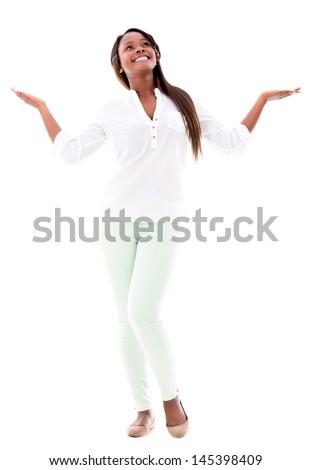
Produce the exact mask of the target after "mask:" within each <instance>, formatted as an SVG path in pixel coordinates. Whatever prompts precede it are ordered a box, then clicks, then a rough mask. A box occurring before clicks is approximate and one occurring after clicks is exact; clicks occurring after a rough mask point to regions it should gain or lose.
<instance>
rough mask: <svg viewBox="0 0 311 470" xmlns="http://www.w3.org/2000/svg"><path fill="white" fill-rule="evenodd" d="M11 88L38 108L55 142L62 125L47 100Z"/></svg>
mask: <svg viewBox="0 0 311 470" xmlns="http://www.w3.org/2000/svg"><path fill="white" fill-rule="evenodd" d="M11 90H12V91H13V92H14V93H15V94H16V96H18V97H19V98H20V99H21V100H23V101H25V103H27V104H29V105H30V106H33V107H34V108H36V109H38V111H39V113H40V114H41V117H42V119H43V122H44V125H45V127H46V130H47V132H48V134H49V136H50V139H51V141H52V142H54V140H55V137H56V136H57V134H58V133H59V132H60V131H61V128H60V126H59V125H58V124H57V122H56V121H55V119H54V117H53V116H52V114H51V112H50V111H49V109H48V107H47V105H46V103H45V101H43V100H42V99H41V98H38V97H37V96H33V95H30V94H29V93H24V92H23V91H18V90H15V88H11Z"/></svg>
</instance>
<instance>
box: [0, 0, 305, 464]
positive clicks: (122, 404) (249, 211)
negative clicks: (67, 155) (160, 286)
mask: <svg viewBox="0 0 311 470" xmlns="http://www.w3.org/2000/svg"><path fill="white" fill-rule="evenodd" d="M306 7H307V2H303V1H300V0H298V1H297V0H296V1H295V2H293V1H290V2H289V1H282V2H278V1H269V2H266V1H247V0H235V1H230V0H226V1H225V0H220V1H217V2H216V1H211V0H205V1H202V0H192V1H191V2H189V1H187V2H181V1H178V2H177V1H176V2H168V1H162V0H158V1H157V2H129V1H124V0H119V1H117V2H104V1H99V0H88V1H80V0H75V1H73V0H63V1H60V0H53V1H35V0H29V1H28V2H22V1H16V0H11V1H10V2H6V4H4V3H2V6H1V12H0V13H1V14H0V43H1V85H0V120H1V122H0V129H1V150H2V157H1V166H2V171H1V185H0V187H1V271H2V282H1V285H2V294H1V346H0V347H1V382H2V385H1V402H0V403H1V432H2V436H1V447H2V451H1V453H2V456H1V459H2V462H1V468H3V469H6V470H11V469H12V470H17V469H20V468H23V469H27V470H28V469H29V470H30V469H31V470H37V469H38V470H39V469H40V470H43V469H48V468H51V466H50V464H49V460H48V458H49V457H58V456H59V457H85V456H88V455H89V454H92V456H93V457H98V458H99V457H101V456H103V455H106V456H107V455H111V456H117V457H121V456H130V455H133V456H136V457H143V456H145V455H147V454H148V453H150V454H152V455H153V456H164V457H169V456H170V457H173V456H175V457H178V456H179V457H183V458H185V459H186V458H188V459H190V460H191V456H192V455H194V454H197V455H201V454H216V453H220V454H239V455H242V454H262V455H263V459H264V460H263V463H262V464H261V466H260V467H259V468H263V469H264V470H287V469H288V470H289V469H291V470H292V469H293V468H296V469H299V470H304V469H308V468H310V463H309V461H308V458H309V455H308V447H309V445H310V424H309V423H310V418H311V416H310V406H309V394H310V382H309V372H310V344H309V337H310V329H309V326H308V320H309V319H308V317H309V314H310V298H309V297H310V294H309V289H310V245H309V243H310V242H309V234H310V221H309V201H310V189H309V188H310V185H309V179H310V177H309V168H310V164H309V159H310V151H309V145H308V144H309V142H308V141H307V139H308V135H310V128H309V117H310V87H309V84H310V78H311V77H310V72H309V70H310V67H309V62H310V54H309V50H308V48H307V44H310V37H307V36H308V35H309V33H308V31H309V30H310V24H309V20H308V13H307V11H306ZM130 27H139V28H142V29H145V30H146V31H148V32H150V33H151V34H152V35H153V36H154V37H155V39H156V41H157V42H158V44H159V46H160V49H161V52H162V67H163V70H164V72H165V75H166V77H167V79H168V80H169V81H170V82H171V83H173V84H176V85H178V86H181V87H183V88H185V89H186V90H189V91H194V92H195V93H196V94H200V96H201V97H202V99H205V100H206V105H207V106H208V107H209V109H210V111H211V112H212V113H214V114H215V115H217V116H218V117H219V118H222V119H223V120H224V121H228V122H229V121H230V122H231V121H232V122H239V121H241V120H242V118H243V117H244V116H245V115H246V113H247V112H248V110H249V109H250V107H251V106H252V104H253V103H254V101H255V100H256V99H257V97H258V95H259V94H260V92H261V91H263V90H265V89H269V88H294V87H297V86H301V87H302V93H301V94H300V95H295V96H291V97H289V98H286V99H284V100H281V101H274V102H270V103H268V104H267V106H266V108H265V109H264V111H263V114H262V116H261V118H260V121H259V123H258V125H257V127H256V129H255V131H254V132H253V140H252V142H251V144H250V145H249V147H248V148H247V150H246V151H245V152H244V153H243V154H241V155H239V156H238V157H234V158H232V157H228V156H225V155H222V154H219V153H217V152H215V151H214V150H212V149H211V148H210V147H208V146H205V147H204V160H203V161H202V162H200V163H199V164H197V165H191V164H190V166H189V169H188V173H187V176H186V177H185V194H186V197H187V200H188V201H189V204H190V207H193V208H198V207H201V208H202V213H203V214H204V215H207V216H208V217H213V216H223V217H224V218H225V220H226V221H227V223H229V225H230V223H232V221H233V220H234V219H235V218H236V217H238V216H243V215H244V216H249V217H252V218H253V219H254V220H256V208H257V207H259V206H260V207H263V208H264V217H265V218H268V217H270V216H272V215H277V216H278V219H277V220H276V222H275V223H274V224H273V226H272V227H273V232H274V233H275V235H276V236H277V238H278V239H279V242H272V241H270V240H269V239H268V238H267V237H265V238H264V241H263V242H256V241H255V240H253V241H252V242H249V243H238V242H237V241H235V240H234V239H232V240H230V242H228V243H217V242H216V239H215V236H212V235H211V234H209V235H208V242H207V243H200V242H198V241H192V242H191V243H190V242H189V243H187V244H184V246H183V251H182V253H181V256H180V258H179V259H178V265H177V267H176V270H175V273H174V277H173V279H172V281H171V284H170V289H169V291H168V294H167V297H166V301H165V305H164V307H163V310H164V311H163V316H164V317H165V318H166V324H167V327H168V329H169V330H170V333H171V336H172V340H173V343H174V346H175V350H176V358H177V363H178V374H179V388H180V392H181V393H180V395H181V398H182V401H183V404H184V406H185V409H186V411H187V414H188V416H189V419H190V420H191V432H190V433H189V434H188V435H187V436H186V437H185V438H184V439H181V440H178V439H176V440H174V439H172V438H171V437H170V436H169V434H168V433H167V431H166V429H165V421H164V416H163V412H162V404H161V401H160V396H159V391H158V388H157V385H156V383H155V381H154V379H153V378H152V376H151V381H152V384H153V397H154V402H155V405H154V409H155V412H156V415H157V427H156V430H155V432H154V433H153V434H152V435H150V436H148V437H146V438H143V439H137V440H135V439H130V438H128V437H127V435H126V427H127V425H128V424H129V423H130V422H131V421H132V420H133V419H134V417H135V410H134V408H133V405H132V401H131V397H130V396H129V391H128V389H127V383H126V381H125V377H124V375H123V370H122V364H121V362H120V359H119V356H118V349H117V341H116V334H117V332H116V324H115V311H114V305H113V300H112V297H111V293H110V291H109V288H108V283H107V279H106V278H105V272H104V268H103V265H102V264H103V260H102V258H101V252H100V247H99V246H98V244H96V243H82V242H81V241H78V242H77V243H70V242H69V241H68V236H67V237H66V235H68V232H67V234H66V233H65V236H64V239H63V241H62V242H61V243H55V242H53V241H51V242H49V243H41V244H40V243H34V242H33V241H32V237H33V236H34V235H35V231H34V228H33V220H34V219H35V218H36V217H39V216H48V217H52V218H53V216H54V209H55V207H60V208H61V211H62V214H63V215H68V216H71V217H73V218H77V217H78V216H84V217H92V216H96V215H98V210H99V207H100V203H101V197H102V193H103V189H104V187H105V184H106V182H107V181H108V180H109V179H110V177H111V176H112V173H113V169H114V165H113V154H112V152H111V149H110V148H109V147H108V146H107V148H106V149H104V148H103V149H102V150H101V151H99V152H97V153H96V154H95V155H93V156H91V157H89V158H88V159H87V160H85V161H84V162H83V164H81V165H78V166H75V167H73V166H70V165H67V164H65V163H64V162H61V161H59V160H58V159H57V158H56V157H55V156H54V154H53V150H52V145H51V143H50V141H49V137H48V135H47V134H46V132H45V130H44V126H43V124H42V122H41V120H40V116H39V114H38V112H37V111H36V110H35V109H34V108H31V107H29V106H27V105H25V104H24V103H23V102H22V101H20V100H18V98H17V97H16V96H15V95H14V94H13V93H12V92H11V91H10V87H15V88H17V89H21V90H24V91H27V92H29V93H33V94H35V95H38V96H40V97H42V98H44V99H45V100H46V102H47V104H48V106H49V107H50V109H51V111H52V113H53V114H54V115H55V117H56V119H57V120H58V122H59V124H60V125H61V126H62V127H63V128H65V129H66V130H68V131H69V132H72V133H75V132H78V131H79V130H80V129H82V128H83V127H84V126H85V125H87V124H88V123H89V122H90V120H91V119H92V118H93V116H94V114H95V112H97V109H98V107H99V106H100V105H101V104H103V103H105V102H106V101H108V100H110V99H113V98H115V97H116V98H117V97H119V96H122V94H123V93H125V90H123V88H122V87H121V85H120V84H119V83H118V82H117V80H116V78H115V76H114V73H113V71H112V69H111V67H110V52H111V48H112V45H113V42H114V41H115V39H116V37H117V35H118V34H121V33H123V32H124V31H125V30H126V29H127V28H130ZM309 36H310V35H309ZM246 233H247V232H246ZM246 233H245V234H246ZM253 233H254V232H253ZM183 468H190V463H189V465H187V464H185V465H184V467H183ZM199 468H200V467H199ZM202 468H203V467H202ZM212 468H213V467H212ZM217 468H222V467H217ZM227 468H228V467H227ZM235 468H236V467H235ZM238 468H246V467H243V466H239V467H238Z"/></svg>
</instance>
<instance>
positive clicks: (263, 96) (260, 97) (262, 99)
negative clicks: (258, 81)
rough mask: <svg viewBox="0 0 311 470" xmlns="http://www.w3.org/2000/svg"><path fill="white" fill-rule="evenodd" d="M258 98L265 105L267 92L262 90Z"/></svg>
mask: <svg viewBox="0 0 311 470" xmlns="http://www.w3.org/2000/svg"><path fill="white" fill-rule="evenodd" d="M258 100H259V101H260V102H261V103H262V104H263V105H265V104H266V103H267V101H268V96H267V94H266V92H265V91H263V92H262V93H261V95H260V96H259V98H258Z"/></svg>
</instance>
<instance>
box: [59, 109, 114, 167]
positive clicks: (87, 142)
mask: <svg viewBox="0 0 311 470" xmlns="http://www.w3.org/2000/svg"><path fill="white" fill-rule="evenodd" d="M106 140H107V136H106V133H105V130H104V128H103V126H102V124H101V121H100V114H98V115H97V117H96V119H95V120H94V122H93V123H92V124H90V125H89V126H87V127H86V128H85V129H84V130H83V131H82V132H80V133H79V134H78V135H75V136H72V135H71V134H69V133H68V132H66V131H65V130H63V129H62V130H61V131H60V132H59V133H58V134H57V135H56V137H55V139H54V143H53V149H54V153H55V154H56V155H57V156H58V157H60V158H61V159H62V160H64V161H65V162H66V163H69V164H77V163H79V162H80V161H81V160H82V159H84V158H85V157H88V156H89V155H91V154H92V153H94V152H96V150H98V149H99V148H100V147H101V146H102V145H103V144H104V143H105V141H106Z"/></svg>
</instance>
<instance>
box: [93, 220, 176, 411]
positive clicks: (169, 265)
mask: <svg viewBox="0 0 311 470" xmlns="http://www.w3.org/2000/svg"><path fill="white" fill-rule="evenodd" d="M119 224H120V223H119V222H118V221H113V222H111V221H110V224H108V223H106V226H107V227H106V230H107V229H108V225H110V234H111V235H112V236H114V237H116V241H109V240H108V239H107V234H106V233H105V223H102V228H101V234H100V243H101V245H102V247H103V251H104V258H105V266H106V269H107V272H108V277H109V279H110V280H111V287H112V291H113V294H114V298H115V301H116V307H117V314H118V324H119V333H120V334H119V338H120V346H121V355H122V358H123V361H124V365H125V370H126V374H127V377H128V381H129V385H130V389H131V392H132V396H133V399H134V405H135V408H136V410H137V411H143V410H148V409H150V408H152V406H151V402H150V390H149V386H148V380H147V370H146V360H147V361H148V362H149V364H150V366H151V369H152V370H153V372H154V374H155V377H156V379H157V381H158V384H159V387H160V391H161V397H162V400H171V399H172V398H174V397H175V396H176V395H177V385H176V371H175V361H174V355H173V351H172V347H171V343H170V340H169V338H168V335H167V332H166V330H165V328H164V326H163V323H162V320H161V305H162V301H163V299H164V295H165V292H166V289H167V287H168V284H169V279H170V276H171V274H172V272H173V268H174V264H175V261H176V255H177V253H178V250H179V246H180V243H178V242H176V241H171V237H172V236H173V235H174V229H173V228H172V226H171V222H165V223H164V225H163V241H159V240H160V238H159V237H160V235H159V233H158V228H159V226H158V224H157V222H154V223H153V226H152V225H151V226H150V227H152V228H153V231H145V232H142V231H141V232H140V233H138V232H137V231H136V230H135V227H137V228H139V227H148V223H147V222H141V223H140V224H139V225H138V224H137V223H134V221H131V222H128V221H127V222H124V224H125V235H127V236H128V237H130V241H124V240H122V239H121V232H120V225H119ZM134 225H135V227H134ZM108 234H109V231H108ZM175 234H176V233H175ZM139 235H140V236H139ZM148 236H149V237H152V240H150V241H145V242H143V241H142V238H146V237H148Z"/></svg>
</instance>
